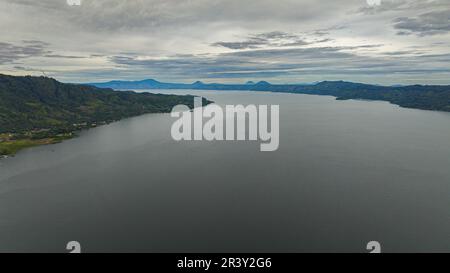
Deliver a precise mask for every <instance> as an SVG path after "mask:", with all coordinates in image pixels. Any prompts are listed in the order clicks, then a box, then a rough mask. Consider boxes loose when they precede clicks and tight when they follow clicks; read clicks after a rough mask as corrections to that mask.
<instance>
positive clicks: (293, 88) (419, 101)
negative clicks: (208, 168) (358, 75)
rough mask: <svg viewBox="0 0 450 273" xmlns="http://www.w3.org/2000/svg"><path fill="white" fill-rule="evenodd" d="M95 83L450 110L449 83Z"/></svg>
mask: <svg viewBox="0 0 450 273" xmlns="http://www.w3.org/2000/svg"><path fill="white" fill-rule="evenodd" d="M89 85H93V86H96V87H102V88H112V89H122V90H130V89H194V90H227V91H232V90H241V91H269V92H284V93H300V94H311V95H328V96H335V97H336V98H337V99H338V100H347V99H365V100H381V101H388V102H391V103H393V104H397V105H400V106H402V107H407V108H416V109H424V110H438V111H446V112H450V86H448V85H446V86H443V85H410V86H402V85H395V86H380V85H370V84H362V83H353V82H345V81H324V82H319V83H314V84H271V83H269V82H266V81H260V82H257V83H254V82H251V81H250V82H247V83H246V84H220V83H210V84H206V83H202V82H200V81H197V82H195V83H192V84H183V83H163V82H159V81H156V80H153V79H149V80H143V81H111V82H105V83H90V84H89Z"/></svg>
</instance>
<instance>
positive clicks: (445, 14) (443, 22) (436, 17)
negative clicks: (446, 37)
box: [394, 9, 450, 36]
mask: <svg viewBox="0 0 450 273" xmlns="http://www.w3.org/2000/svg"><path fill="white" fill-rule="evenodd" d="M394 28H396V29H398V30H400V32H399V34H400V35H407V34H417V35H418V36H429V35H436V34H443V33H447V32H450V9H449V10H446V11H437V12H429V13H425V14H421V15H419V16H418V17H414V18H409V17H400V18H397V19H395V20H394Z"/></svg>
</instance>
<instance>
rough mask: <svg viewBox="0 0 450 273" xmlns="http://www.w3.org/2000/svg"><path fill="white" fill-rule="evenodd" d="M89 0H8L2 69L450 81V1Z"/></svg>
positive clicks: (0, 39)
mask: <svg viewBox="0 0 450 273" xmlns="http://www.w3.org/2000/svg"><path fill="white" fill-rule="evenodd" d="M68 1H69V2H75V3H76V2H77V1H80V0H68ZM81 1H82V2H81V5H74V6H70V5H68V3H67V0H0V73H4V74H14V75H29V74H31V75H42V74H43V73H45V74H46V75H48V76H51V77H55V78H56V79H58V80H61V81H64V82H94V81H95V82H99V81H107V80H113V79H122V80H136V79H146V78H154V79H157V80H160V81H171V82H193V81H196V80H202V81H205V82H233V83H242V82H246V81H250V80H252V81H259V80H267V81H270V82H273V83H302V82H315V81H322V80H348V81H354V82H366V83H376V84H416V83H422V84H450V46H449V45H450V0H381V1H380V0H334V1H331V0H276V1H275V0H270V1H269V0H132V1H126V0H81Z"/></svg>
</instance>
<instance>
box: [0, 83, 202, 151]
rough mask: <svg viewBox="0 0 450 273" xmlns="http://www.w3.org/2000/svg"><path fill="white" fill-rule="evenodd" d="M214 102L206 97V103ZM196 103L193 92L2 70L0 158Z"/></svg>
mask: <svg viewBox="0 0 450 273" xmlns="http://www.w3.org/2000/svg"><path fill="white" fill-rule="evenodd" d="M208 103H211V102H210V101H208V100H206V99H204V100H203V104H204V105H206V104H208ZM179 104H183V105H186V106H188V107H189V108H191V109H192V108H193V107H194V96H189V95H186V96H178V95H161V94H150V93H136V92H132V91H114V90H113V89H109V88H98V87H94V86H88V85H77V84H65V83H61V82H58V81H56V80H54V79H52V78H48V77H31V76H25V77H16V76H7V75H0V157H7V156H11V155H15V154H16V153H17V152H18V151H20V150H22V149H24V148H28V147H33V146H37V145H47V144H54V143H59V142H61V141H64V140H66V139H70V138H73V137H75V136H76V135H77V132H79V131H80V130H84V129H89V128H93V127H97V126H101V125H104V124H108V123H111V122H114V121H118V120H121V119H123V118H129V117H133V116H138V115H142V114H147V113H169V112H170V111H171V110H172V108H173V107H174V106H176V105H179Z"/></svg>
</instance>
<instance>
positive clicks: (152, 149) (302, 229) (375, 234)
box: [0, 90, 450, 252]
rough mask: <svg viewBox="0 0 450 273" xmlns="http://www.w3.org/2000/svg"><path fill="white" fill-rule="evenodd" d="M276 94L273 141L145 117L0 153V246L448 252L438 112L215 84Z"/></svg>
mask: <svg viewBox="0 0 450 273" xmlns="http://www.w3.org/2000/svg"><path fill="white" fill-rule="evenodd" d="M158 92H164V93H177V94H186V93H190V94H199V95H203V96H204V97H206V98H208V99H211V100H213V101H215V102H216V103H218V104H220V105H225V104H244V105H245V104H279V105H280V149H279V150H278V151H276V152H269V153H264V152H260V151H259V143H258V142H207V141H199V142H175V141H173V140H172V138H171V136H170V128H171V125H172V123H173V121H174V119H172V118H171V117H170V115H168V114H149V115H144V116H140V117H136V118H131V119H126V120H122V121H120V122H116V123H113V124H110V125H107V126H103V127H99V128H96V129H92V130H89V131H85V132H83V133H82V135H81V137H79V138H76V139H72V140H69V141H65V142H64V143H61V144H57V145H51V146H42V147H36V148H32V149H28V150H25V151H23V152H21V153H19V155H17V156H16V157H14V158H9V159H6V160H1V161H0V252H3V251H17V252H21V251H32V252H49V251H51V252H55V251H56V252H65V246H66V244H67V242H69V241H73V240H75V241H79V242H80V243H81V244H82V248H83V251H85V252H97V251H122V252H123V251H126V252H140V251H142V252H323V251H327V252H329V251H332V252H335V251H336V252H348V251H352V252H353V251H360V252H366V250H365V247H366V244H367V242H369V241H372V240H377V241H379V242H381V244H382V247H383V250H384V251H387V252H396V251H407V252H417V251H432V252H438V251H446V252H450V114H448V113H441V112H431V111H421V110H411V109H404V108H399V107H397V106H394V105H390V104H388V103H385V102H367V101H335V100H334V98H332V97H321V96H308V95H295V94H274V93H252V92H214V91H192V90H183V91H175V90H170V91H169V90H168V91H158Z"/></svg>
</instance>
